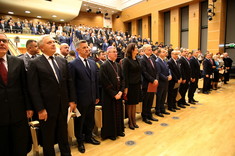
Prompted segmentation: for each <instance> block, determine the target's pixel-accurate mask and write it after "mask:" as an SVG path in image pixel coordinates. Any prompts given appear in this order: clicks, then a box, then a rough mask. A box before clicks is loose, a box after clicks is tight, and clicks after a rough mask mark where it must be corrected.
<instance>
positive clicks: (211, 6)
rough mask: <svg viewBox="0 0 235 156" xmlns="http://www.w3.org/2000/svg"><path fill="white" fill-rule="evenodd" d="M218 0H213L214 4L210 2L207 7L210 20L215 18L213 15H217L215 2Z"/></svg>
mask: <svg viewBox="0 0 235 156" xmlns="http://www.w3.org/2000/svg"><path fill="white" fill-rule="evenodd" d="M216 1H217V0H212V4H209V7H208V9H207V13H208V20H209V21H211V20H213V16H215V2H216Z"/></svg>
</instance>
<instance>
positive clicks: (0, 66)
mask: <svg viewBox="0 0 235 156" xmlns="http://www.w3.org/2000/svg"><path fill="white" fill-rule="evenodd" d="M3 61H4V59H3V58H0V76H1V77H2V80H3V82H4V83H5V85H7V69H6V67H5V65H4V64H3Z"/></svg>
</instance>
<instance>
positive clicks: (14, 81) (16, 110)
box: [0, 33, 33, 156]
mask: <svg viewBox="0 0 235 156" xmlns="http://www.w3.org/2000/svg"><path fill="white" fill-rule="evenodd" d="M8 49H9V48H8V38H7V36H6V35H5V34H4V33H0V153H1V155H4V156H13V155H14V156H15V155H17V156H26V155H27V144H28V138H29V127H28V123H27V117H28V118H31V117H32V115H33V112H32V110H31V106H30V102H29V99H28V94H27V83H26V72H25V66H24V62H23V60H21V59H19V58H17V57H14V56H11V55H7V51H8Z"/></svg>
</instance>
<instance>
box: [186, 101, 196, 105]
mask: <svg viewBox="0 0 235 156" xmlns="http://www.w3.org/2000/svg"><path fill="white" fill-rule="evenodd" d="M188 103H191V104H196V103H195V102H193V100H189V101H188Z"/></svg>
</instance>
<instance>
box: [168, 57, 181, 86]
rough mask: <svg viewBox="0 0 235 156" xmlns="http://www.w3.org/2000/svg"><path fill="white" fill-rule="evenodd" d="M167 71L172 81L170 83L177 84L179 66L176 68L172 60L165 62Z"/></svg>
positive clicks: (179, 74)
mask: <svg viewBox="0 0 235 156" xmlns="http://www.w3.org/2000/svg"><path fill="white" fill-rule="evenodd" d="M167 64H168V67H169V69H170V70H171V76H172V80H171V81H170V82H174V83H178V80H179V79H180V78H181V73H180V69H179V66H177V65H176V64H175V62H174V60H173V59H172V58H170V60H169V61H168V62H167Z"/></svg>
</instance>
